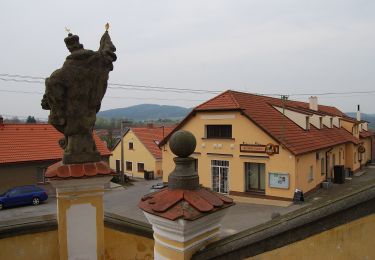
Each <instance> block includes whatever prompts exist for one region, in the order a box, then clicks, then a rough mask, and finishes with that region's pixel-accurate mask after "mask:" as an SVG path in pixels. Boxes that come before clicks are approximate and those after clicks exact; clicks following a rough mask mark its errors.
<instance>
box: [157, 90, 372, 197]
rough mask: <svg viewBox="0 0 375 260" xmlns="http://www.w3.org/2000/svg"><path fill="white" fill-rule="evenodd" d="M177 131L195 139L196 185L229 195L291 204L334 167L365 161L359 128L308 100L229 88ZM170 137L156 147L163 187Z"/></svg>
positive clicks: (362, 125)
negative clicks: (159, 150) (298, 193)
mask: <svg viewBox="0 0 375 260" xmlns="http://www.w3.org/2000/svg"><path fill="white" fill-rule="evenodd" d="M178 129H184V130H188V131H190V132H192V133H193V134H194V136H195V137H196V139H197V147H196V150H195V153H194V154H193V156H194V157H195V158H196V162H197V167H196V168H197V169H198V174H199V176H200V180H201V183H202V184H203V185H204V186H206V187H209V188H211V189H213V190H214V191H217V192H222V193H229V194H234V195H260V196H269V197H282V198H288V199H291V198H293V195H294V191H295V189H301V190H303V191H304V192H309V191H312V190H314V189H316V188H318V187H319V186H320V185H321V183H322V182H323V181H330V180H333V178H334V168H335V167H334V166H337V165H343V167H344V170H345V169H348V170H350V171H358V170H359V168H360V166H361V164H362V165H363V164H365V163H367V162H368V160H370V159H371V150H372V149H371V137H372V136H373V133H372V132H371V131H369V130H368V127H367V122H365V121H361V120H360V119H359V120H357V119H353V118H349V117H348V116H347V115H345V114H344V113H342V112H341V111H340V110H339V109H337V108H335V107H332V106H325V105H320V104H318V100H317V98H316V97H311V98H310V100H309V102H307V103H305V102H299V101H292V100H282V99H278V98H272V97H267V96H260V95H254V94H248V93H242V92H237V91H231V90H229V91H226V92H224V93H222V94H220V95H218V96H216V97H214V98H213V99H210V100H208V101H207V102H205V103H203V104H201V105H199V106H197V107H196V108H195V109H194V110H192V112H191V113H190V114H189V115H188V116H187V117H186V118H185V119H184V120H183V121H182V122H181V123H180V124H179V125H178V126H177V127H176V128H175V129H174V130H173V132H174V131H176V130H178ZM173 132H171V134H172V133H173ZM171 134H169V135H167V136H166V138H164V139H163V141H162V142H161V143H160V147H161V148H162V150H163V158H164V159H163V172H164V175H163V180H164V181H165V182H166V181H168V173H170V172H171V171H172V170H173V167H174V166H173V165H174V164H173V160H172V159H173V157H174V155H173V154H172V153H171V152H170V150H169V147H168V140H169V137H170V136H171ZM336 168H339V167H336ZM340 169H342V168H340ZM338 176H339V173H337V174H336V177H338Z"/></svg>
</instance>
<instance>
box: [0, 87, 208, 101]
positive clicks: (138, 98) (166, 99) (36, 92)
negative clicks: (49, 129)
mask: <svg viewBox="0 0 375 260" xmlns="http://www.w3.org/2000/svg"><path fill="white" fill-rule="evenodd" d="M0 92H8V93H22V94H38V95H43V94H44V93H43V92H38V91H19V90H3V89H0ZM104 98H114V99H136V100H165V101H168V100H171V101H172V100H178V101H192V102H197V101H198V102H203V101H206V100H204V99H184V98H173V99H171V98H145V97H129V96H127V97H113V96H107V95H105V96H104Z"/></svg>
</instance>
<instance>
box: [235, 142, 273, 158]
mask: <svg viewBox="0 0 375 260" xmlns="http://www.w3.org/2000/svg"><path fill="white" fill-rule="evenodd" d="M240 152H243V153H266V154H268V155H273V154H278V153H279V146H278V145H275V144H267V145H264V144H241V145H240Z"/></svg>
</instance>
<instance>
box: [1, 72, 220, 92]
mask: <svg viewBox="0 0 375 260" xmlns="http://www.w3.org/2000/svg"><path fill="white" fill-rule="evenodd" d="M0 76H1V77H8V78H0V80H2V81H14V82H25V83H41V84H44V82H43V81H31V80H27V79H39V80H45V78H43V77H35V76H27V75H17V74H4V73H2V74H0ZM14 78H21V79H14ZM108 85H109V86H114V87H109V88H112V89H148V90H152V89H154V90H157V91H161V92H177V93H179V92H189V93H192V92H194V93H196V94H202V93H209V94H219V93H221V92H220V91H215V90H207V89H188V88H172V87H156V86H147V85H135V84H123V83H108Z"/></svg>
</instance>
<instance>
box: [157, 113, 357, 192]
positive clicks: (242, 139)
mask: <svg viewBox="0 0 375 260" xmlns="http://www.w3.org/2000/svg"><path fill="white" fill-rule="evenodd" d="M210 116H211V118H214V117H215V116H216V119H207V118H208V117H210ZM220 117H221V118H220ZM230 117H232V118H230ZM342 123H343V124H344V125H345V127H350V129H351V127H352V126H353V124H352V123H349V122H346V121H342ZM210 124H211V125H214V124H222V125H225V124H231V125H232V137H233V138H234V139H233V140H232V139H205V138H204V137H205V125H210ZM182 129H183V130H188V131H190V132H192V133H193V135H194V136H195V137H196V139H197V147H196V149H195V153H194V154H193V155H192V157H194V158H196V159H198V174H199V178H200V183H201V184H202V185H203V186H206V187H209V188H212V180H211V178H212V177H211V160H226V161H229V168H230V169H229V175H230V177H229V189H230V191H237V192H244V191H245V169H244V163H245V162H255V163H265V164H266V169H265V172H266V191H265V194H266V195H269V196H277V197H285V198H293V195H294V190H295V188H299V189H302V190H303V191H304V192H308V191H310V190H311V189H313V188H315V187H316V186H318V185H319V184H320V183H321V182H322V181H324V180H325V179H326V174H325V173H326V172H327V171H328V178H329V177H333V174H332V173H333V166H334V165H345V167H350V168H351V169H352V170H356V169H358V168H359V163H358V160H357V163H355V162H354V160H353V158H354V149H356V148H355V146H354V145H353V144H346V145H345V144H343V145H337V146H334V147H333V149H331V150H330V151H329V152H328V154H327V155H328V157H329V160H328V165H327V166H328V167H327V169H325V168H326V158H325V156H326V151H328V149H325V150H320V151H317V152H318V153H319V160H317V159H316V158H317V157H316V153H317V152H315V151H314V152H311V153H308V154H304V155H299V156H294V155H293V154H292V153H290V152H289V151H288V150H286V149H284V148H282V147H281V146H280V154H276V155H272V156H270V158H268V159H267V158H243V157H240V155H257V156H259V155H263V156H265V155H266V154H259V153H243V152H242V153H241V152H240V144H242V143H247V144H255V143H258V144H264V145H265V144H268V143H273V144H277V142H276V141H275V140H273V139H272V138H271V137H270V136H268V135H267V134H266V133H265V132H264V131H263V130H261V129H260V128H259V127H257V126H256V125H255V124H254V123H252V122H251V121H250V120H249V119H247V118H246V117H244V116H243V115H241V114H240V113H239V112H198V113H197V114H196V115H195V116H193V117H192V118H191V119H190V120H189V121H188V122H187V123H186V124H185V125H184V126H183V127H182ZM215 144H216V145H217V144H219V145H221V147H218V146H217V147H214V145H215ZM231 146H233V147H231ZM209 153H215V154H230V155H233V157H231V156H224V155H210V154H209ZM347 155H348V156H347ZM173 157H174V155H173V154H172V153H171V152H170V150H169V144H168V143H167V144H166V145H165V146H164V147H163V158H164V160H163V172H164V174H163V181H164V182H167V181H168V175H169V174H170V172H171V171H172V170H173V169H174V166H175V165H174V162H173ZM322 157H324V169H323V173H324V174H323V175H322V174H321V173H322V169H321V161H320V159H321V158H322ZM347 157H348V158H347ZM333 158H335V162H333ZM347 159H348V161H346V160H347ZM310 166H313V175H314V179H313V180H311V181H310V180H308V176H309V175H308V173H309V171H310ZM269 172H280V173H289V180H290V187H289V189H287V190H286V189H277V188H270V187H269V176H268V173H269ZM296 173H297V174H296Z"/></svg>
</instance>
